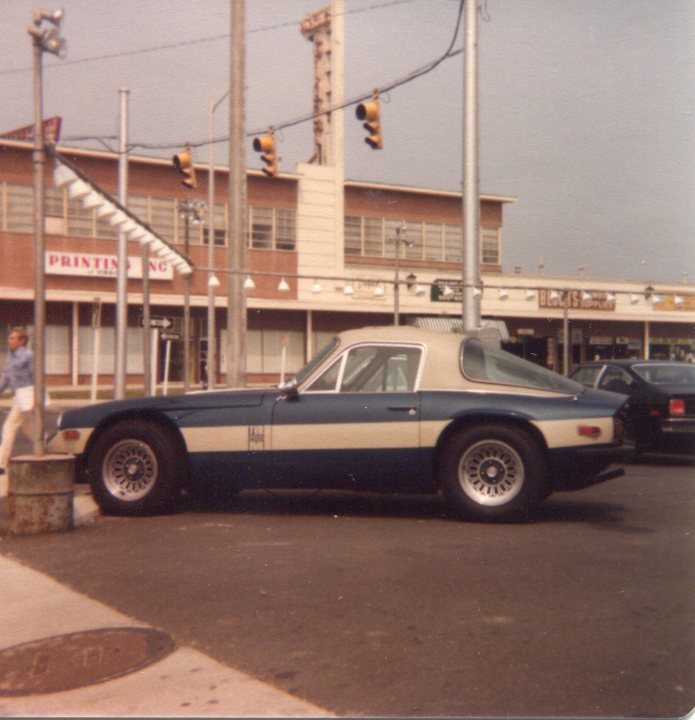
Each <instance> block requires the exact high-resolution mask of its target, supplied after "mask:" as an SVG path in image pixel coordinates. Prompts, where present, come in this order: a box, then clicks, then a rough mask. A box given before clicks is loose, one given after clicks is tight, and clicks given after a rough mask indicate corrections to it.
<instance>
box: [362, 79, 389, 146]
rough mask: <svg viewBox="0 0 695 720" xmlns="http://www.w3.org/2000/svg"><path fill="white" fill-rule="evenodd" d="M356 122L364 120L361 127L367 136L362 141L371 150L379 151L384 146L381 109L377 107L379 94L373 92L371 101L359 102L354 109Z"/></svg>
mask: <svg viewBox="0 0 695 720" xmlns="http://www.w3.org/2000/svg"><path fill="white" fill-rule="evenodd" d="M355 115H356V116H357V119H358V120H364V123H363V125H362V127H363V128H364V129H365V130H367V132H368V133H369V135H367V137H366V138H365V139H364V141H365V142H366V143H367V145H369V147H371V148H372V149H373V150H381V148H382V147H383V146H384V145H383V142H382V139H381V108H380V107H379V93H377V92H375V93H374V94H373V95H372V99H371V100H366V101H365V102H361V103H360V104H359V105H358V106H357V108H355Z"/></svg>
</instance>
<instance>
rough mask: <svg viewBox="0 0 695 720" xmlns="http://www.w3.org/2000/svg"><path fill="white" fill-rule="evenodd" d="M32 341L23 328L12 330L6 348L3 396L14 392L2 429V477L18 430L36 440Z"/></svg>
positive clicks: (0, 383) (0, 389)
mask: <svg viewBox="0 0 695 720" xmlns="http://www.w3.org/2000/svg"><path fill="white" fill-rule="evenodd" d="M28 340H29V338H28V337H27V334H26V333H25V332H24V329H23V328H21V327H16V328H12V331H11V332H10V337H9V338H8V341H7V344H8V346H9V349H10V351H9V353H8V354H7V358H6V359H5V369H4V370H3V372H2V375H0V394H1V393H3V392H4V391H5V389H6V388H9V389H10V391H11V392H12V408H11V410H10V413H9V415H8V416H7V419H6V420H5V424H4V425H3V426H2V439H1V440H0V475H2V474H4V473H5V472H6V470H7V463H8V461H9V459H10V455H11V453H12V447H13V445H14V441H15V438H16V437H17V431H18V430H19V428H22V430H23V431H24V432H25V433H26V435H27V436H28V437H30V438H31V437H33V427H34V413H33V412H32V411H33V409H34V354H33V353H32V352H31V350H29V348H28V347H27V341H28Z"/></svg>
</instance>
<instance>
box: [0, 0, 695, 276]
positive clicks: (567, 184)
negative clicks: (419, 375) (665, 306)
mask: <svg viewBox="0 0 695 720" xmlns="http://www.w3.org/2000/svg"><path fill="white" fill-rule="evenodd" d="M327 4H328V1H326V2H321V0H247V3H246V28H247V49H246V85H247V97H246V120H245V125H246V132H247V134H248V135H249V141H248V146H247V165H248V167H250V168H260V166H261V163H260V160H259V157H258V155H257V154H256V153H254V152H253V150H252V147H251V143H252V136H253V135H254V134H260V133H262V132H265V130H267V128H268V126H270V125H273V126H275V127H277V126H279V125H282V124H284V123H286V122H289V121H293V120H296V119H300V118H303V117H306V116H308V115H309V114H310V112H311V107H312V83H313V58H312V49H311V44H310V43H309V42H308V41H307V40H306V39H305V38H304V37H303V36H302V35H301V33H300V31H299V23H300V22H301V20H302V19H303V18H304V17H305V16H306V15H307V14H308V13H310V12H314V11H316V10H319V9H320V8H322V7H324V6H326V5H327ZM229 5H230V3H229V0H62V3H60V4H56V5H55V6H53V5H50V3H46V2H41V0H37V1H36V2H33V1H30V0H0V26H1V27H2V28H3V32H2V33H1V34H0V97H2V106H1V107H0V133H2V132H5V131H8V130H12V129H15V128H17V127H21V126H24V125H29V124H31V123H32V121H33V112H34V110H33V95H32V71H31V66H32V49H31V41H30V38H29V35H28V34H27V29H28V27H29V26H30V24H31V22H32V16H33V10H34V9H35V8H37V7H42V8H44V9H55V8H57V7H62V8H63V9H64V12H65V16H64V20H63V22H62V25H61V32H62V34H63V35H64V37H65V38H66V40H67V44H68V54H67V57H66V58H65V59H64V60H59V59H58V58H56V57H54V56H52V55H49V54H44V56H43V58H44V60H43V67H44V117H51V116H54V115H58V116H61V117H62V118H63V125H62V143H63V144H65V145H73V146H75V147H81V148H90V149H111V150H115V149H116V148H117V139H116V138H117V135H118V128H119V117H118V114H119V93H118V90H119V88H121V87H126V88H128V90H129V140H130V143H131V144H132V145H133V146H134V148H133V152H134V153H136V154H138V155H146V156H157V157H169V156H171V155H172V154H173V153H174V152H178V150H179V149H181V148H182V147H183V144H184V143H185V142H191V143H194V144H195V143H204V141H205V140H206V139H207V137H208V114H209V103H210V100H211V98H212V99H215V100H217V99H219V98H221V97H222V96H223V95H224V94H225V93H226V92H227V91H228V89H229V64H230V62H229V34H230V10H229ZM458 12H459V0H345V97H346V99H353V98H358V97H361V96H367V95H369V94H370V93H371V91H372V90H373V89H374V88H379V87H384V86H386V85H389V84H391V83H392V82H393V81H394V80H398V79H400V78H403V77H405V76H407V75H408V74H409V73H411V72H412V71H413V70H415V69H417V68H420V67H422V66H425V65H427V64H428V63H430V62H432V61H434V60H436V59H438V58H439V57H441V56H442V55H443V54H444V53H445V52H446V50H447V49H448V48H449V46H450V45H451V43H452V42H453V47H454V49H459V48H461V47H462V42H463V28H462V27H461V28H459V30H458V33H457V34H456V35H455V30H456V19H457V16H458ZM479 63H480V80H479V83H480V88H479V91H480V100H479V103H480V104H479V112H480V190H481V192H482V193H485V194H490V195H501V196H505V197H514V198H516V199H517V202H515V203H512V204H507V205H505V210H504V225H503V229H502V264H503V270H504V271H505V272H514V270H515V268H517V267H520V268H522V271H523V272H524V273H528V274H535V273H537V272H538V269H539V265H540V264H541V263H543V265H544V268H545V274H547V275H563V276H569V277H572V276H577V275H578V274H579V273H580V272H581V271H580V268H581V267H583V268H585V274H586V277H589V278H596V279H614V280H636V281H638V280H644V281H648V282H651V283H655V282H656V283H658V282H671V283H673V282H675V283H679V282H683V281H684V280H685V279H687V281H688V283H691V284H692V283H693V282H695V114H694V113H695V84H694V82H695V81H694V79H695V2H693V1H692V0H658V1H656V0H483V2H482V4H481V22H480V31H479ZM462 108H463V56H462V54H457V55H454V56H453V57H452V58H449V59H446V60H444V61H443V62H441V63H440V64H439V65H438V66H437V67H436V68H435V69H434V70H433V71H432V72H430V73H427V74H426V75H424V76H422V77H420V78H418V79H416V80H413V81H412V82H409V83H407V84H405V85H402V86H400V87H397V88H395V89H393V90H391V91H389V92H388V93H385V94H383V95H382V96H381V124H382V135H383V140H384V147H383V149H382V150H378V151H375V150H372V149H371V148H369V146H368V145H367V144H366V143H364V141H363V138H364V135H365V133H364V131H363V129H362V126H361V123H360V122H359V121H358V120H357V119H356V118H355V116H354V107H349V108H347V109H346V111H345V143H346V153H345V154H346V172H345V174H346V178H347V179H350V180H362V181H367V182H385V183H393V184H401V185H410V186H416V187H426V188H433V189H439V190H453V191H460V190H461V182H462V177H463V151H462V145H463V119H462V117H463V116H462ZM228 123H229V120H228V104H227V102H226V101H225V102H222V103H221V104H220V106H219V108H218V110H217V111H216V113H215V126H216V132H215V136H216V137H222V136H224V135H226V134H228V129H229V126H228ZM77 138H89V139H82V140H77ZM71 139H72V140H71ZM216 148H217V149H216V159H217V161H218V162H220V163H224V164H226V162H227V159H228V149H227V145H226V144H225V143H218V144H217V145H216ZM278 152H279V154H280V155H281V156H282V160H281V170H285V171H289V172H293V171H295V169H296V164H297V163H299V162H306V161H307V160H308V159H309V158H310V156H311V155H312V152H313V136H312V124H311V121H307V122H302V123H299V124H297V125H295V126H293V127H288V128H286V129H284V130H282V131H281V132H280V133H279V134H278ZM195 157H196V160H197V161H198V162H203V163H207V148H206V147H205V146H204V145H201V146H200V147H199V148H196V149H195Z"/></svg>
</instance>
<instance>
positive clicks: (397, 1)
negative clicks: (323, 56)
mask: <svg viewBox="0 0 695 720" xmlns="http://www.w3.org/2000/svg"><path fill="white" fill-rule="evenodd" d="M406 2H413V0H389V2H385V3H380V4H373V5H368V6H367V7H363V8H354V9H352V10H346V11H345V12H344V13H343V14H344V15H354V14H357V13H363V12H371V11H373V10H381V9H382V8H386V7H390V6H392V5H401V4H403V3H406ZM296 25H297V21H296V20H292V21H288V22H284V23H277V24H275V25H264V26H261V27H256V28H252V29H251V30H249V34H254V33H260V32H268V31H270V30H279V29H282V28H286V27H295V26H296ZM219 40H229V33H222V34H220V35H210V36H208V37H202V38H197V39H195V40H180V41H178V42H175V43H167V44H164V45H155V46H153V47H148V48H138V49H136V50H120V51H118V52H113V53H105V54H104V55H94V56H92V57H85V58H76V59H75V60H63V61H61V63H60V67H66V66H68V65H82V64H84V63H90V62H100V61H102V60H113V59H116V58H122V57H132V56H135V55H146V54H149V53H153V52H160V51H162V50H175V49H177V48H183V47H190V46H191V45H202V44H203V43H209V42H218V41H219ZM52 67H59V66H58V65H48V66H47V67H46V69H50V68H52ZM32 70H33V67H32V66H28V65H27V66H23V67H19V68H11V69H9V70H0V76H2V75H13V74H16V73H23V72H31V71H32Z"/></svg>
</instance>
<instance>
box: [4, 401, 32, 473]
mask: <svg viewBox="0 0 695 720" xmlns="http://www.w3.org/2000/svg"><path fill="white" fill-rule="evenodd" d="M20 428H22V430H23V431H24V434H25V435H26V436H27V437H28V438H29V439H33V437H34V411H33V409H32V410H27V411H26V412H22V410H20V409H19V404H18V402H17V399H16V398H12V409H11V410H10V413H9V415H8V416H7V420H5V424H4V425H3V426H2V440H1V441H0V468H2V469H3V470H7V463H8V462H9V460H10V455H11V454H12V447H13V446H14V441H15V438H16V437H17V432H18V430H19V429H20Z"/></svg>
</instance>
